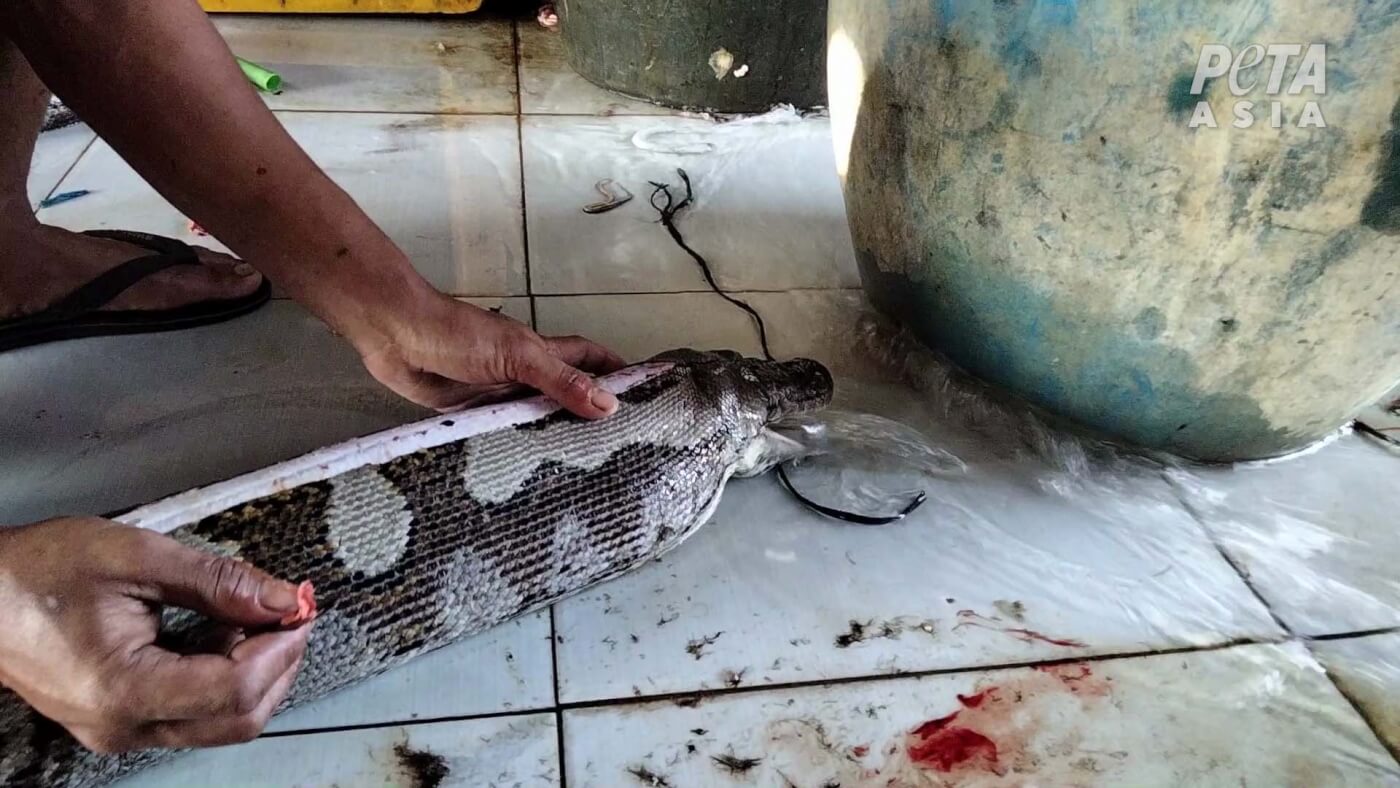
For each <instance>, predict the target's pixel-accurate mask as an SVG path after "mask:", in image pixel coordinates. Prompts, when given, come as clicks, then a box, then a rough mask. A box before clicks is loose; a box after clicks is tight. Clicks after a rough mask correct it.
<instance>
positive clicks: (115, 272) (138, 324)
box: [0, 230, 272, 353]
mask: <svg viewBox="0 0 1400 788" xmlns="http://www.w3.org/2000/svg"><path fill="white" fill-rule="evenodd" d="M86 234H87V235H91V236H95V237H97V238H108V239H111V240H113V241H124V242H126V243H129V244H133V245H135V246H142V247H145V248H147V249H150V250H151V251H152V252H155V254H151V255H147V256H145V257H138V258H136V259H134V260H128V261H127V262H125V263H122V264H121V265H119V266H117V267H116V268H113V269H111V270H110V271H107V272H106V273H103V274H101V275H100V276H98V277H97V278H96V279H93V280H92V281H91V282H88V283H87V284H85V285H83V286H82V287H79V288H78V289H77V290H74V291H73V292H71V293H69V294H68V295H67V296H64V297H63V299H61V300H60V301H59V302H58V303H56V304H54V305H52V306H50V307H49V308H47V309H45V310H43V311H41V312H35V313H34V314H32V315H25V316H24V317H17V318H12V319H10V320H0V353H3V352H5V351H7V350H17V349H19V348H22V347H29V346H31V345H40V344H43V343H46V342H58V341H61V340H65V339H81V338H84V337H97V336H116V335H120V334H145V333H154V332H157V331H175V330H177V329H182V328H194V327H195V326H207V325H210V324H212V323H219V322H222V321H225V320H229V319H232V318H235V317H238V316H239V315H245V314H247V313H249V312H252V311H253V310H254V309H257V308H258V307H260V306H262V305H263V304H265V303H267V301H268V299H270V298H272V284H271V283H270V282H268V281H267V278H266V277H264V278H263V281H262V284H261V285H259V286H258V289H257V290H254V291H253V292H251V293H249V294H248V295H246V296H242V297H240V298H225V299H214V300H209V301H201V302H198V303H194V304H188V305H186V306H181V307H176V308H174V309H124V310H114V311H102V307H103V306H105V305H107V304H109V303H111V301H112V299H114V298H116V297H117V296H119V295H121V294H122V293H123V292H124V291H125V290H126V289H127V288H129V287H131V286H132V285H134V284H136V283H137V282H140V281H141V280H143V279H145V278H146V277H148V276H150V275H151V274H154V273H156V272H158V271H164V270H165V269H167V268H170V267H172V266H176V265H201V263H200V262H199V256H198V255H197V254H195V251H194V249H193V248H192V247H191V246H190V245H189V244H186V243H182V242H180V241H177V240H175V239H173V238H163V237H161V236H159V235H150V234H148V233H136V232H128V231H125V230H89V231H88V232H87V233H86Z"/></svg>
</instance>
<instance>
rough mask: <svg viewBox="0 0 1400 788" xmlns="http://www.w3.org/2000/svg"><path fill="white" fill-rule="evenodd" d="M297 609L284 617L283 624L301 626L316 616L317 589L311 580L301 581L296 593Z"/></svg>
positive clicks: (285, 625)
mask: <svg viewBox="0 0 1400 788" xmlns="http://www.w3.org/2000/svg"><path fill="white" fill-rule="evenodd" d="M296 599H297V602H296V605H297V609H296V610H295V611H293V612H291V613H288V614H287V615H285V616H283V617H282V626H284V627H299V626H301V625H303V624H306V623H308V622H310V621H313V620H315V618H316V589H315V588H314V587H312V585H311V581H310V580H303V581H301V585H299V586H297V593H296Z"/></svg>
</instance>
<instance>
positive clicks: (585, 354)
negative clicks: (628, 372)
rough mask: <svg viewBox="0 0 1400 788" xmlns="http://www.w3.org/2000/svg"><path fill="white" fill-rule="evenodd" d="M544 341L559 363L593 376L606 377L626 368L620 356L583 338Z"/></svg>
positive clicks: (549, 338) (556, 338)
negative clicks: (561, 362) (610, 373)
mask: <svg viewBox="0 0 1400 788" xmlns="http://www.w3.org/2000/svg"><path fill="white" fill-rule="evenodd" d="M544 341H545V344H546V345H548V346H549V351H550V352H551V353H553V354H554V355H555V356H558V357H559V360H560V361H563V362H564V363H565V364H568V365H569V366H571V367H577V368H579V369H581V370H583V371H584V372H588V373H590V374H593V375H606V374H608V373H609V372H616V371H618V370H619V369H622V368H623V367H625V366H627V362H625V361H623V360H622V357H621V356H619V355H617V354H616V353H614V352H612V351H611V350H608V349H607V348H605V347H603V346H602V345H600V344H598V343H597V342H593V341H592V340H589V339H585V338H583V337H578V336H573V337H545V338H544Z"/></svg>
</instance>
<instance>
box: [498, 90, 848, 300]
mask: <svg viewBox="0 0 1400 788" xmlns="http://www.w3.org/2000/svg"><path fill="white" fill-rule="evenodd" d="M524 135H525V136H524V149H525V184H526V187H525V194H526V206H527V210H526V221H527V226H528V228H529V233H530V262H531V277H532V281H533V284H534V292H535V293H540V294H562V293H620V292H672V291H683V290H701V289H704V288H705V281H704V279H703V277H702V276H701V274H700V271H699V269H698V268H697V267H696V264H695V263H694V262H693V261H692V260H691V259H690V258H689V257H688V256H686V254H685V253H684V252H683V251H681V250H680V248H679V247H677V246H676V245H675V243H674V242H673V241H672V240H671V237H670V236H669V235H668V234H667V233H666V231H665V229H663V228H662V227H661V226H659V225H658V224H657V214H656V211H655V210H653V208H652V207H651V205H649V204H648V198H649V196H650V194H651V187H650V186H649V185H648V183H647V182H648V181H658V182H667V183H673V184H676V185H677V186H678V187H679V185H680V180H679V177H678V176H677V174H676V169H677V168H684V169H685V170H686V171H687V172H688V173H689V174H690V176H691V179H692V182H693V183H694V185H695V190H696V201H695V203H694V205H693V206H692V207H691V208H689V209H687V211H686V212H685V213H683V214H682V215H681V216H680V217H679V218H678V220H677V221H678V225H679V227H680V229H681V231H682V232H683V233H684V234H685V237H686V238H687V240H688V241H689V242H690V243H691V245H692V246H694V248H696V249H697V250H699V251H700V253H701V254H703V255H704V256H705V257H706V258H707V259H708V260H709V261H710V263H711V266H712V267H713V269H714V271H715V274H716V276H717V277H718V279H719V281H720V284H721V285H722V286H723V287H725V288H727V289H736V290H738V289H748V290H787V289H790V288H810V287H851V286H855V285H858V284H859V276H858V275H857V273H856V269H855V263H854V253H853V252H852V250H851V240H850V231H849V229H848V228H847V225H846V213H845V204H844V202H843V201H842V198H841V190H840V186H839V183H838V182H837V178H836V169H835V165H834V164H833V157H832V152H831V130H830V123H829V122H828V121H827V120H825V119H822V118H808V119H805V120H798V119H796V118H795V117H791V116H788V115H783V114H781V113H777V114H774V115H768V116H761V117H757V118H749V119H745V120H740V121H734V122H731V123H716V122H713V121H709V120H703V119H696V118H680V117H611V118H578V117H567V118H566V117H542V116H535V117H527V118H526V119H525V125H524ZM677 150H692V151H695V152H694V153H675V152H671V151H677ZM605 178H611V179H613V180H614V181H616V182H617V183H619V184H621V185H622V186H624V187H626V188H627V189H628V190H630V191H631V192H632V193H633V194H635V195H636V199H634V200H633V201H632V202H631V203H629V204H627V205H624V206H622V207H621V208H618V209H616V210H614V211H611V212H609V213H605V214H601V215H589V214H585V213H583V211H582V210H581V209H582V208H583V206H585V205H588V204H590V203H594V202H597V201H598V200H599V199H600V198H599V196H598V194H597V193H596V192H595V191H594V185H595V184H596V183H597V182H598V181H600V180H602V179H605ZM682 194H683V192H682ZM680 196H682V195H681V194H678V195H677V199H680Z"/></svg>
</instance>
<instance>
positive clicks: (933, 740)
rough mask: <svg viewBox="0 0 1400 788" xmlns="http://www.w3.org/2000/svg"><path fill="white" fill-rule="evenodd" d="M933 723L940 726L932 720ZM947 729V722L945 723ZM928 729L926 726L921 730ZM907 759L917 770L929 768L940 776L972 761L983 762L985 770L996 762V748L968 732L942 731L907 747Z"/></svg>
mask: <svg viewBox="0 0 1400 788" xmlns="http://www.w3.org/2000/svg"><path fill="white" fill-rule="evenodd" d="M934 722H942V721H941V720H935V721H934ZM944 724H945V725H946V722H945V723H944ZM926 727H928V724H927V723H926V724H925V725H924V726H922V727H921V728H920V730H923V728H926ZM909 758H910V760H912V761H913V762H914V763H916V764H918V765H919V766H928V767H932V768H934V769H936V770H938V771H940V772H951V771H952V770H953V768H954V767H956V766H961V765H963V764H966V763H968V762H969V761H972V760H974V759H979V758H980V759H982V760H984V761H985V762H986V765H987V766H995V765H996V762H997V746H996V744H995V743H994V742H993V741H992V740H991V739H988V738H987V737H986V736H983V735H982V734H980V733H978V732H977V731H974V730H970V729H968V728H946V727H945V728H941V729H938V730H936V732H935V733H934V734H933V735H932V736H929V737H927V738H925V739H924V740H923V741H921V742H919V743H918V744H913V745H910V747H909Z"/></svg>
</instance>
